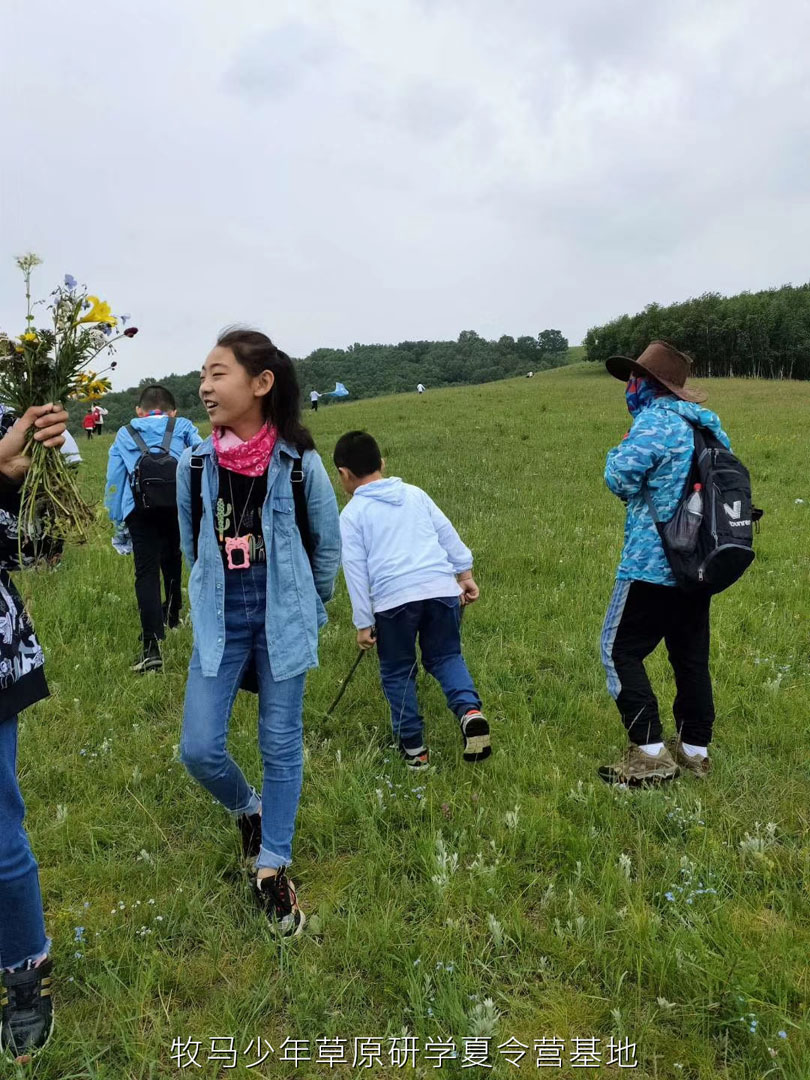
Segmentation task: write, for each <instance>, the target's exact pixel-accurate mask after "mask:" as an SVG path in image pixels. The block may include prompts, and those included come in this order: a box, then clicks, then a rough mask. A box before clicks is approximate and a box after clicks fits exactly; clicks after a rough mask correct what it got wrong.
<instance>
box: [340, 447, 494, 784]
mask: <svg viewBox="0 0 810 1080" xmlns="http://www.w3.org/2000/svg"><path fill="white" fill-rule="evenodd" d="M334 462H335V466H336V468H337V470H338V472H339V474H340V482H341V484H342V485H343V490H344V491H345V492H346V494H347V495H350V496H352V499H351V501H350V502H349V504H348V505H347V506H346V507H345V509H344V510H343V513H342V514H341V515H340V532H341V538H342V541H343V573H344V575H345V577H346V584H347V585H348V588H349V596H350V598H351V602H352V615H353V618H354V625H355V626H356V627H357V644H358V645H359V646H360V648H361V649H370V648H372V647H373V646H374V645H375V644H376V646H377V652H378V654H379V657H380V677H381V679H382V686H383V692H384V694H385V697H386V700H387V701H388V704H389V706H390V707H391V721H392V724H393V729H394V738H395V739H396V741H397V745H398V747H399V751H400V753H401V754H402V756H403V758H404V759H405V761H406V763H407V764H408V765H410V766H411V767H412V768H415V769H419V768H424V767H426V766H427V765H428V763H429V758H428V751H427V747H426V746H425V742H424V729H423V721H422V715H421V713H420V712H419V703H418V701H417V697H416V671H417V661H416V639H417V637H418V638H419V647H420V650H421V653H422V664H423V665H424V668H425V670H426V671H427V672H429V674H431V675H433V677H434V678H435V679H436V680H437V681H438V682H439V684H440V685H441V688H442V690H443V691H444V694H445V697H446V698H447V704H448V707H449V708H450V709H451V711H452V712H453V713H455V715H456V717H457V718H458V722H459V725H460V727H461V734H462V738H463V740H464V760H465V761H481V760H483V759H484V758H486V757H489V755H490V753H491V752H492V746H491V743H490V735H489V724H488V723H487V720H486V718H485V717H484V715H483V714H482V712H481V699H480V698H479V696H478V693H477V691H476V689H475V684H474V683H473V681H472V678H471V676H470V673H469V671H468V670H467V665H466V664H465V663H464V657H463V656H462V655H461V635H460V624H461V605H464V604H471V603H473V602H474V601H475V600H477V599H478V596H479V591H478V586H477V585H476V583H475V581H474V580H473V576H472V562H473V559H472V553H471V552H470V550H469V548H467V547H465V545H464V544H463V543H462V542H461V539H460V537H459V535H458V533H457V532H456V530H455V529H454V528H453V526H452V525H451V523H450V522H449V521H448V519H447V518H446V517H445V515H444V514H443V513H442V512H441V510H440V509H439V508H438V506H436V504H435V503H434V502H433V500H432V499H431V498H430V497H429V496H428V495H426V494H425V492H424V491H422V490H421V488H418V487H414V486H413V485H412V484H405V483H403V481H402V480H400V479H398V478H397V477H390V478H384V477H383V474H382V470H383V464H384V463H383V460H382V457H381V456H380V448H379V446H378V445H377V443H376V442H375V440H374V439H373V438H372V436H371V435H369V434H367V433H366V432H365V431H349V432H347V433H346V434H345V435H342V436H341V438H340V439H339V440H338V443H337V446H336V447H335V452H334Z"/></svg>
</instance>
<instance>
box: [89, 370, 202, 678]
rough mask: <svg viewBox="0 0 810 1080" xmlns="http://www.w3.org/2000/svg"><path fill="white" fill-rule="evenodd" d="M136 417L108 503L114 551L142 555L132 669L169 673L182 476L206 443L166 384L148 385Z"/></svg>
mask: <svg viewBox="0 0 810 1080" xmlns="http://www.w3.org/2000/svg"><path fill="white" fill-rule="evenodd" d="M135 412H136V414H137V418H136V419H135V420H133V421H132V423H131V424H127V425H126V427H122V428H121V429H120V430H119V431H118V434H117V435H116V436H115V441H114V442H113V444H112V446H111V447H110V453H109V458H108V462H107V488H106V496H105V505H106V507H107V510H108V511H109V514H110V518H111V520H112V522H113V524H114V525H115V526H116V534H115V536H114V538H113V546H114V547H115V549H116V551H118V552H119V553H122V554H125V553H129V552H130V551H131V552H132V554H133V556H134V561H135V596H136V598H137V601H138V611H139V612H140V617H141V653H140V655H139V657H138V659H137V660H136V661H135V663H134V664H133V666H132V670H133V671H134V672H137V673H138V674H144V673H145V672H147V671H161V670H162V668H163V655H162V652H161V646H160V643H161V641H162V640H163V639H164V637H165V627H166V626H168V627H169V628H170V629H171V628H173V627H175V626H177V624H178V622H179V620H180V608H181V604H182V593H181V589H180V583H181V577H182V569H183V566H182V556H181V554H180V530H179V526H178V523H177V489H176V480H175V474H176V472H177V462H178V461H179V460H180V457H181V455H182V453H183V451H184V450H185V449H186V448H187V447H190V446H196V445H197V444H198V443H200V442H202V439H201V437H200V433H199V432H198V431H197V428H196V427H195V426H194V424H192V422H191V421H190V420H187V419H186V418H185V417H184V416H178V415H177V406H176V404H175V400H174V397H173V395H172V394H171V393H170V391H168V390H167V389H166V388H165V387H163V386H147V387H146V388H145V389H144V390H143V391H142V393H141V397H140V400H139V402H138V405H137V408H136V410H135ZM161 575H162V577H163V585H164V590H165V594H166V596H165V600H162V598H161V589H160V579H161Z"/></svg>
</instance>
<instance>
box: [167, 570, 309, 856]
mask: <svg viewBox="0 0 810 1080" xmlns="http://www.w3.org/2000/svg"><path fill="white" fill-rule="evenodd" d="M266 589H267V568H266V566H265V565H264V564H262V563H260V564H257V565H255V566H252V567H250V568H249V569H247V570H229V571H227V572H226V575H225V652H224V655H223V657H222V663H221V664H220V668H219V672H218V674H217V675H215V676H213V677H208V676H205V675H203V673H202V670H201V667H200V658H199V655H198V652H197V649H196V648H195V649H194V652H193V654H192V657H191V666H190V667H189V672H188V683H187V684H186V704H185V711H184V714H183V733H182V736H181V739H180V759H181V760H182V762H183V764H184V765H185V766H186V768H187V769H188V771H189V772H190V773H191V775H192V776H193V777H194V779H195V780H198V781H199V782H200V783H201V784H202V786H203V787H204V788H206V790H207V791H210V792H211V794H212V795H213V796H214V798H215V799H218V800H219V802H221V803H222V805H223V806H224V807H225V809H226V810H229V811H230V812H231V814H233V815H234V816H235V817H238V816H239V815H240V814H255V813H257V812H258V810H259V808H260V807H261V811H262V849H261V852H260V854H259V857H258V859H257V860H256V866H257V868H259V867H274V868H275V867H279V866H287V865H289V863H290V861H291V859H292V839H293V832H294V831H295V816H296V813H297V812H298V800H299V798H300V796H301V781H302V777H303V769H304V727H303V721H302V715H301V714H302V710H303V702H304V682H305V679H306V676H305V675H297V676H295V677H294V678H292V679H283V680H281V681H279V682H276V680H275V679H274V678H273V676H272V674H271V672H270V660H269V658H268V654H267V640H266V637H265V604H266ZM251 659H252V660H253V662H254V664H255V667H256V675H257V679H258V684H259V749H260V750H261V755H262V761H263V764H264V781H263V785H262V797H261V800H260V799H259V796H258V795H257V793H256V791H255V789H254V788H252V787H251V786H250V784H249V783H248V782H247V780H246V779H245V776H244V774H243V772H242V770H241V769H240V768H239V766H238V765H237V764H236V762H235V761H234V760H233V758H232V757H231V756H230V754H229V753H228V751H227V749H226V741H227V737H228V723H229V721H230V718H231V711H232V709H233V703H234V701H235V699H236V695H237V692H238V691H239V686H240V684H241V682H242V676H243V675H244V673H245V670H246V668H247V667H248V664H249V662H250V660H251Z"/></svg>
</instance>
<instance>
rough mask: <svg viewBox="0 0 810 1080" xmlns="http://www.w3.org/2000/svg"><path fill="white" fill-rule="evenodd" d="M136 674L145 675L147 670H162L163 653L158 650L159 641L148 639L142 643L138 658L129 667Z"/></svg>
mask: <svg viewBox="0 0 810 1080" xmlns="http://www.w3.org/2000/svg"><path fill="white" fill-rule="evenodd" d="M130 671H134V672H135V673H136V674H137V675H145V674H146V672H147V671H163V653H162V652H161V651H160V642H159V641H150V642H149V644H148V645H144V648H143V652H142V653H141V655H140V658H139V659H138V660H136V661H135V663H134V664H133V665H132V667H131V668H130Z"/></svg>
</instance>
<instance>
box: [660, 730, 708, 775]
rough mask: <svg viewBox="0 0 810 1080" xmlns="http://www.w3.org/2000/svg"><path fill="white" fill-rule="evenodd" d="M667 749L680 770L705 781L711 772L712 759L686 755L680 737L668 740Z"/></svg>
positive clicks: (698, 755) (697, 755)
mask: <svg viewBox="0 0 810 1080" xmlns="http://www.w3.org/2000/svg"><path fill="white" fill-rule="evenodd" d="M667 749H668V750H669V752H670V753H671V754H672V756H673V757H674V758H675V761H676V762H677V763H678V765H680V767H681V768H682V769H686V771H687V772H690V773H692V775H693V776H697V777H698V778H699V779H701V780H705V779H706V777H707V776H708V775H709V773H710V772H711V771H712V759H711V758H710V757H708V756H707V757H701V756H700V754H687V752H686V751H685V750H684V748H683V742H682V740H681V738H680V736H678V737H677V738H675V739H670V740H669V742H668V743H667Z"/></svg>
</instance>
